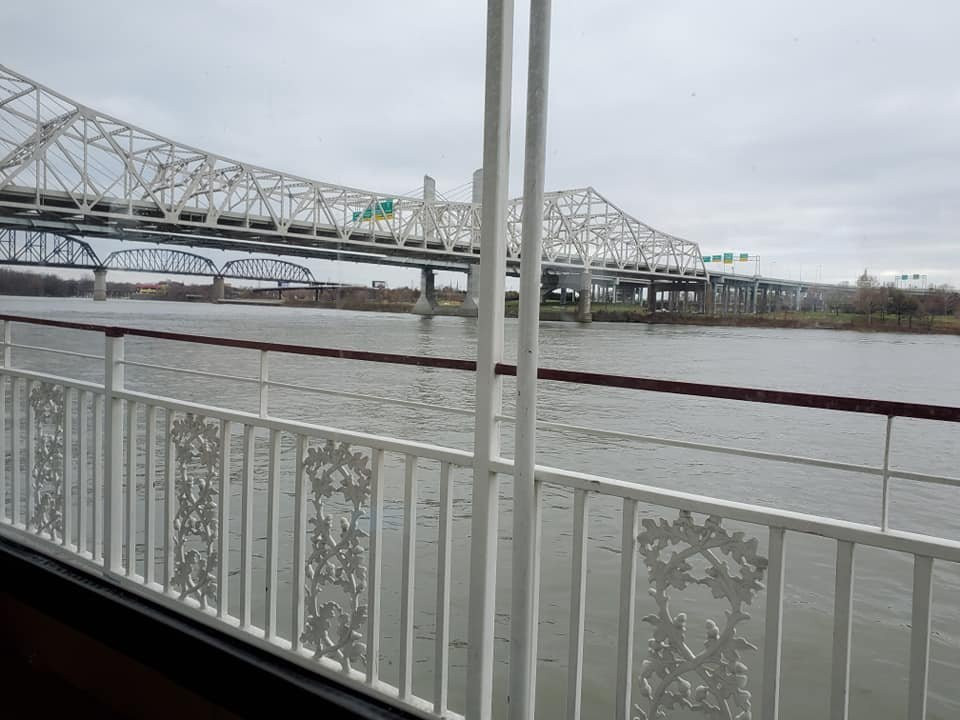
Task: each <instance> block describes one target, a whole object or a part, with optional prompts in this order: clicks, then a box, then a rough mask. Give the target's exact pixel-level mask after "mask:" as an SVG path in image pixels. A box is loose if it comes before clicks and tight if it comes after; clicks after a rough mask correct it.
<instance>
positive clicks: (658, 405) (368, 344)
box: [0, 296, 960, 720]
mask: <svg viewBox="0 0 960 720" xmlns="http://www.w3.org/2000/svg"><path fill="white" fill-rule="evenodd" d="M0 312H9V313H17V314H23V315H31V316H40V317H53V318H58V319H64V320H72V321H83V322H92V323H104V324H116V325H128V326H136V327H147V328H153V329H164V330H171V331H177V332H188V333H202V334H208V335H221V336H225V337H241V338H249V339H256V340H265V341H272V342H290V343H302V344H308V345H322V346H328V347H339V348H352V349H363V350H376V351H385V352H396V353H412V354H422V355H434V356H445V357H458V358H469V359H472V358H473V357H474V356H475V351H476V341H477V328H476V321H475V320H472V319H465V318H450V317H438V318H420V317H416V316H411V315H395V314H379V313H357V312H346V311H332V310H312V309H311V310H307V309H294V308H275V307H243V306H230V305H208V304H195V305H194V304H182V303H181V304H177V303H166V302H158V301H134V300H126V301H124V300H111V301H108V302H106V303H96V304H94V303H93V302H92V301H83V300H59V299H34V298H10V297H2V296H0ZM516 330H517V326H516V323H515V321H513V320H508V321H507V328H506V337H507V357H508V360H509V361H511V362H512V361H513V358H514V357H515V346H516V343H515V340H516ZM54 338H55V339H54ZM15 341H16V342H22V343H26V344H47V345H56V346H58V347H63V348H70V349H75V350H84V351H92V352H98V351H100V350H102V338H101V337H99V336H94V335H91V334H87V333H81V332H74V331H69V332H58V333H57V334H56V335H52V334H50V332H49V331H47V330H43V329H40V328H26V327H24V326H17V329H16V334H15ZM126 353H127V358H128V359H131V360H136V361H141V362H150V363H159V364H165V365H179V366H184V367H190V368H194V369H202V370H207V371H212V372H217V373H222V374H224V375H234V376H250V377H253V376H256V374H257V369H258V357H257V353H256V352H253V351H243V350H225V349H221V348H214V347H210V346H203V345H190V344H180V343H177V344H172V343H166V342H160V341H154V340H149V339H141V338H129V339H128V340H127V345H126ZM540 357H541V365H543V366H548V367H557V368H566V369H580V370H590V371H596V372H608V373H623V374H631V375H640V376H646V377H654V378H664V379H674V380H689V381H696V382H707V383H717V384H729V385H744V386H753V387H763V388H775V389H783V390H797V391H805V392H817V393H830V394H840V395H852V396H861V397H873V398H880V399H892V400H906V401H912V402H926V403H937V404H945V405H960V375H958V368H960V338H958V337H952V336H926V335H905V334H904V335H898V334H861V333H853V332H837V331H819V330H776V329H750V328H698V327H690V326H667V325H651V326H648V325H642V324H640V325H630V324H602V323H596V324H593V325H590V326H580V325H576V324H572V323H571V324H568V323H545V324H543V325H542V326H541V355H540ZM15 363H16V364H17V365H20V366H22V367H30V368H36V369H40V370H44V371H51V372H57V373H59V374H66V375H72V376H80V377H85V378H90V379H96V380H98V381H99V380H100V379H101V378H102V368H101V367H100V365H99V364H98V363H97V362H95V361H86V360H78V359H73V358H71V359H69V360H67V359H64V358H63V357H60V356H54V355H49V354H43V355H42V354H38V353H33V352H27V351H17V352H16V353H15ZM270 372H271V379H274V380H279V381H289V382H291V383H298V384H307V385H312V386H317V387H325V388H329V389H335V390H340V391H349V392H361V393H368V394H374V395H382V396H390V397H396V398H402V399H406V400H416V401H419V402H426V403H429V404H431V405H433V406H434V407H435V409H431V410H426V409H421V408H404V407H397V406H393V405H385V404H381V403H374V402H370V401H361V400H354V399H346V398H343V397H335V396H331V395H324V394H313V393H304V392H300V391H296V392H293V391H284V390H281V389H272V390H271V395H270V411H271V414H274V415H277V416H281V417H285V418H290V419H297V420H306V421H310V422H314V423H320V424H324V425H330V426H334V427H342V428H348V429H352V430H362V431H365V432H373V433H382V434H386V435H394V436H399V437H403V438H407V439H412V440H419V441H423V442H428V443H433V444H438V445H447V446H452V447H457V448H463V449H470V446H471V441H472V419H471V418H468V417H464V416H463V415H458V414H453V413H447V412H444V411H443V410H442V407H453V408H461V409H462V408H470V407H472V404H473V376H472V374H470V373H463V372H459V371H453V370H437V369H431V368H415V367H402V366H391V365H379V364H375V363H360V362H347V361H340V360H329V359H315V358H304V357H297V356H276V357H274V358H273V359H272V360H271V367H270ZM127 385H128V386H129V387H132V388H134V389H137V390H144V391H147V392H155V393H158V394H167V395H173V396H175V397H179V398H183V399H189V400H194V401H198V402H204V403H209V404H214V405H221V406H226V407H232V408H239V409H245V410H254V409H255V408H256V403H257V399H256V386H255V385H252V384H248V383H242V382H239V381H236V380H232V379H223V378H198V377H186V376H181V375H176V374H172V373H160V372H155V371H150V370H146V369H140V368H135V367H131V368H129V369H128V371H127ZM513 396H514V385H513V382H512V380H510V379H509V378H508V379H507V381H506V384H505V391H504V398H505V411H506V413H507V414H511V413H512V407H511V406H512V402H513ZM539 413H540V417H541V418H543V419H547V420H553V421H557V422H561V423H569V424H576V425H583V426H593V427H598V428H605V429H613V430H622V431H629V432H637V433H643V434H647V435H654V436H661V437H666V438H680V439H686V440H697V441H703V442H710V443H716V444H719V445H728V446H737V447H744V448H751V449H759V450H765V451H771V452H780V453H789V454H795V455H807V456H817V457H824V458H830V459H835V460H840V461H845V462H855V463H864V464H870V465H879V464H881V462H882V454H883V425H884V420H883V418H880V417H876V416H858V415H852V414H848V413H835V412H826V411H820V410H804V409H800V408H786V407H777V406H772V405H766V406H765V405H754V404H747V403H738V402H734V401H722V400H710V399H706V398H687V397H683V396H671V395H658V394H654V393H644V392H635V391H622V390H614V389H607V388H596V387H586V386H582V387H581V386H574V385H568V384H560V383H549V382H543V383H541V386H540V401H539ZM512 430H513V429H512V426H511V425H509V424H507V425H505V426H504V431H503V433H502V440H503V448H504V453H505V454H506V455H508V456H509V455H511V454H512V445H513V439H512ZM958 441H960V428H958V427H957V426H956V425H950V424H947V423H939V424H938V423H931V422H920V421H909V420H902V419H901V420H897V421H895V423H894V435H893V443H892V449H891V464H892V466H894V467H896V468H905V469H911V470H916V471H922V472H930V473H937V474H942V475H951V476H957V475H960V442H958ZM538 443H539V462H540V463H541V464H545V465H555V466H557V467H562V468H566V469H574V470H583V471H589V472H592V473H596V474H600V475H605V476H609V477H612V478H617V479H620V480H625V481H633V482H641V483H645V484H650V485H658V486H661V487H665V488H673V489H678V490H684V491H689V492H696V493H702V494H706V495H711V496H714V497H719V498H724V499H729V500H737V501H743V502H749V503H756V504H759V505H765V506H770V507H776V508H782V509H789V510H795V511H800V512H809V513H815V514H818V515H827V516H830V517H833V518H838V519H842V520H850V521H856V522H868V523H876V522H878V517H879V506H880V488H879V481H878V479H876V478H874V477H869V476H860V475H856V474H852V473H845V472H839V471H833V470H821V469H809V468H803V467H800V466H796V465H786V464H782V463H771V462H766V461H760V460H751V459H747V458H741V457H736V456H731V455H723V454H714V453H706V452H701V451H694V450H688V449H679V448H668V447H663V446H658V445H652V444H642V443H638V442H634V441H620V440H610V439H602V438H596V437H589V436H585V435H583V434H581V433H578V432H572V431H554V430H550V431H546V430H541V432H540V434H539V437H538ZM264 452H265V443H263V446H262V447H260V446H259V445H258V467H259V466H261V465H263V464H264V461H265V455H264V454H263V453H264ZM386 465H387V469H388V472H389V479H388V488H387V496H386V505H385V515H384V517H385V525H386V531H385V532H386V534H387V537H386V548H385V553H386V554H385V557H384V562H385V566H384V567H385V571H384V579H385V591H384V594H383V601H382V602H383V611H384V638H383V648H382V655H383V658H382V666H383V675H384V677H385V679H387V680H388V681H392V682H396V680H397V673H398V669H397V664H396V658H397V655H396V652H397V642H398V636H399V624H398V617H399V569H398V568H399V564H400V549H399V548H400V535H401V529H402V508H403V506H402V468H403V458H402V457H400V456H394V455H391V454H388V455H387V457H386ZM438 477H439V469H438V468H437V467H436V466H435V465H431V464H430V463H428V462H422V463H421V465H420V485H419V503H418V515H419V519H420V525H419V527H418V531H417V532H418V535H417V579H418V581H417V586H416V625H417V627H416V640H415V654H416V658H417V671H416V673H415V676H414V685H415V691H416V692H417V693H418V694H420V695H421V696H423V697H432V691H431V688H432V686H433V685H432V682H433V680H432V678H433V664H432V659H433V656H434V652H433V648H434V643H433V637H434V611H433V609H434V606H435V592H436V586H435V568H436V538H437V502H438V494H437V482H438ZM286 490H287V491H286V492H285V493H284V499H283V505H282V508H281V514H282V519H283V521H284V525H285V527H286V528H287V534H286V537H285V542H286V543H288V544H289V542H290V536H291V532H290V530H289V528H290V526H291V524H292V510H293V508H292V506H293V499H292V490H291V489H289V488H288V489H286ZM235 492H236V490H235ZM262 493H263V487H262V485H258V488H257V497H258V498H259V500H262ZM510 497H511V487H510V484H509V482H508V481H507V479H506V478H505V479H504V484H503V487H502V492H501V508H502V511H501V516H500V538H501V542H500V558H499V565H498V572H499V574H500V578H501V579H502V580H503V581H504V582H503V583H502V584H501V586H500V587H498V591H497V602H498V615H497V625H496V652H497V660H498V673H497V678H496V683H497V685H498V690H502V694H505V691H506V678H507V676H506V664H505V663H506V659H507V656H508V647H507V642H506V639H507V637H508V633H509V603H510V598H509V582H508V581H509V577H510V562H509V539H510V534H511V528H512V517H511V514H510V510H509V499H510ZM958 499H960V489H953V488H947V487H940V486H931V485H921V484H918V483H912V482H906V481H894V482H893V490H892V503H891V517H892V521H891V524H892V526H893V527H895V528H898V529H904V530H912V531H918V532H925V533H930V534H935V535H939V536H944V537H948V538H951V539H955V540H956V539H960V517H958V515H960V513H958V507H960V506H958V502H957V501H958ZM543 502H544V505H543V508H544V512H543V540H542V546H543V560H542V587H541V595H540V614H541V623H542V625H541V640H540V647H539V655H540V663H539V669H538V672H539V679H538V698H539V705H538V707H539V708H540V709H541V712H542V717H554V716H557V715H559V714H560V713H561V712H562V709H563V698H564V696H565V687H566V664H565V663H566V661H565V658H566V654H567V643H568V638H567V626H568V623H569V603H570V556H571V543H572V519H571V518H572V496H571V494H570V493H569V492H567V491H564V490H560V489H553V488H547V489H545V491H544V498H543ZM234 507H238V504H235V505H234ZM641 515H642V517H652V518H655V517H660V516H664V517H667V518H668V519H672V518H674V517H675V513H674V512H673V511H669V510H664V509H662V508H657V507H653V506H641ZM454 516H455V517H454V523H453V536H454V562H453V576H454V588H453V598H452V603H453V605H452V623H451V633H452V646H451V700H450V702H451V706H452V707H453V708H454V709H457V710H461V711H462V710H463V686H464V683H465V670H466V653H465V648H464V644H465V641H466V620H465V618H466V608H467V603H468V597H467V580H468V571H469V567H468V566H469V563H468V546H469V532H470V523H469V519H470V476H469V473H468V472H467V471H459V472H457V473H455V476H454ZM264 527H265V520H264V519H263V518H262V513H260V514H259V515H258V517H257V518H256V519H255V530H256V532H257V540H256V543H255V548H254V550H255V553H257V554H259V553H262V549H263V533H264ZM733 527H734V528H735V529H737V530H744V531H745V532H746V533H748V535H756V536H757V537H758V538H759V539H760V544H761V548H763V551H764V552H765V548H766V543H767V530H766V528H763V527H758V526H750V525H733ZM231 530H232V531H233V532H234V533H236V532H237V531H238V523H235V524H234V525H232V526H231ZM394 540H395V541H394ZM588 544H589V553H588V567H589V570H588V581H587V585H588V591H587V606H586V638H585V643H586V645H585V653H584V655H585V657H584V662H585V669H584V703H585V704H584V708H585V711H584V716H585V717H608V716H609V715H610V713H611V701H612V697H611V696H612V692H613V688H614V686H615V682H616V667H615V662H614V655H615V649H616V643H617V600H618V578H619V547H620V504H619V503H618V502H614V501H612V500H608V499H604V498H596V499H595V501H594V502H593V503H592V505H591V510H590V516H589V541H588ZM234 545H235V546H236V543H235V544H234ZM284 550H285V551H284V552H281V555H282V557H283V558H286V560H285V561H284V562H285V564H283V565H282V567H281V570H282V572H283V573H285V577H286V578H289V577H290V559H289V547H285V549H284ZM835 551H836V548H835V543H833V542H832V541H829V540H825V539H822V538H816V537H807V536H802V537H801V536H797V535H790V536H789V539H788V553H787V574H786V589H785V598H786V605H785V610H784V620H783V622H784V656H783V672H784V675H783V677H784V680H783V691H782V697H783V712H782V714H781V717H782V718H814V717H822V716H826V715H827V712H828V697H829V683H830V675H831V673H830V653H831V642H832V610H833V594H834V589H833V587H834V558H835ZM237 563H238V560H236V558H233V559H232V567H237ZM257 572H260V573H262V569H260V568H259V567H258V568H257V569H256V570H255V575H256V573H257ZM645 572H646V569H645V568H644V567H643V566H642V564H641V566H640V567H639V568H638V577H640V578H641V581H643V580H644V579H645ZM934 573H935V574H934V621H933V633H934V634H933V643H932V657H931V668H930V705H929V712H928V717H929V718H942V719H944V720H946V719H947V718H957V717H960V573H958V572H957V568H955V567H952V566H948V565H946V564H945V563H937V564H936V565H935V570H934ZM233 579H234V582H236V577H234V578H233ZM255 579H256V578H255ZM911 579H912V559H911V558H909V557H908V556H905V555H901V554H897V553H891V552H887V551H882V550H873V549H869V548H859V549H858V551H857V556H856V583H855V597H854V613H855V620H854V627H853V658H852V671H851V679H852V687H851V717H852V718H863V719H867V718H870V719H873V718H900V717H903V716H904V715H905V706H904V702H903V698H904V697H905V693H906V687H907V676H906V659H907V656H908V649H909V634H910V630H909V623H910V587H911ZM642 586H643V583H642V582H641V587H642ZM639 595H640V597H639V598H638V608H637V617H638V620H639V618H641V617H643V616H644V615H646V614H647V613H649V612H651V611H652V609H653V607H654V605H653V602H652V600H651V599H650V598H648V597H646V596H645V595H644V594H643V593H642V592H641V593H639ZM233 597H236V592H233ZM671 603H672V609H673V610H674V611H675V612H678V611H681V610H685V611H686V612H687V615H688V628H689V629H688V641H689V642H690V643H691V646H692V647H694V649H695V650H696V649H698V648H699V646H700V641H699V640H697V639H696V638H698V637H700V636H704V637H705V635H703V630H702V628H703V626H704V622H705V621H706V619H707V618H710V617H718V618H719V617H722V611H723V606H722V605H721V604H719V601H716V600H713V599H712V598H711V597H710V594H709V592H708V591H707V590H706V589H705V588H695V589H692V590H687V591H684V593H682V594H675V597H674V598H673V599H672V601H671ZM762 604H763V603H762V601H761V602H759V603H758V605H759V606H757V607H753V608H752V614H753V618H752V619H751V620H750V621H747V622H745V623H743V624H742V625H741V626H740V627H741V634H742V635H744V636H746V637H748V638H750V639H751V640H752V641H753V642H754V643H755V644H757V645H760V644H761V642H760V641H761V640H762V635H763V629H762V628H763V625H762V620H763V614H764V613H763V607H762ZM256 613H258V614H262V605H258V608H257V610H256ZM280 622H281V627H285V625H284V622H289V620H288V616H286V615H285V614H284V608H283V607H282V608H281V616H280ZM650 629H651V628H649V626H647V625H645V624H644V623H642V622H638V625H637V643H636V645H637V648H636V653H635V657H636V661H635V667H636V666H637V665H638V664H639V661H640V660H641V659H642V657H643V656H644V654H645V652H646V644H645V641H644V638H645V637H647V634H648V631H649V630H650ZM745 661H746V662H747V664H748V665H749V666H750V668H751V681H750V688H751V689H752V690H753V691H754V696H755V709H756V707H757V702H756V698H757V697H758V696H757V691H758V688H759V687H760V679H761V678H762V673H763V666H764V663H763V658H762V654H761V653H760V652H759V651H758V652H748V653H747V654H746V657H745ZM498 696H502V695H498ZM501 710H502V708H501Z"/></svg>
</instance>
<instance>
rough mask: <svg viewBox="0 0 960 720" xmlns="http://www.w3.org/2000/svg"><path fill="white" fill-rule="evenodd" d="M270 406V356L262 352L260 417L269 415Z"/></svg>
mask: <svg viewBox="0 0 960 720" xmlns="http://www.w3.org/2000/svg"><path fill="white" fill-rule="evenodd" d="M269 406H270V355H269V353H268V352H267V351H266V350H261V351H260V417H266V416H267V415H268V414H269Z"/></svg>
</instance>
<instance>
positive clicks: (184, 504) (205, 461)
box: [171, 413, 223, 607]
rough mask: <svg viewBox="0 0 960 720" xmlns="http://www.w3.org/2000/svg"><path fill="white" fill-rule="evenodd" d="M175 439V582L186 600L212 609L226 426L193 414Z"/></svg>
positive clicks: (176, 427)
mask: <svg viewBox="0 0 960 720" xmlns="http://www.w3.org/2000/svg"><path fill="white" fill-rule="evenodd" d="M171 441H172V442H173V445H174V447H175V449H176V484H175V490H176V494H177V513H176V516H175V517H174V520H173V533H174V538H173V543H174V569H173V577H172V578H171V583H172V584H173V586H174V587H175V588H177V590H179V591H180V599H181V600H183V599H184V598H187V597H192V598H194V599H196V600H198V601H199V602H200V605H201V607H206V606H207V603H208V602H210V603H213V604H215V603H216V602H217V565H218V562H219V558H218V557H217V539H218V533H219V531H220V527H219V520H218V518H217V495H218V493H219V490H218V487H219V484H220V476H221V473H222V472H223V468H221V467H220V457H221V455H220V445H221V443H222V442H223V438H222V437H221V436H220V425H219V423H208V422H205V421H204V419H203V418H202V417H200V416H198V415H194V414H192V413H191V414H188V415H187V416H186V417H184V418H181V419H177V420H175V421H174V423H173V431H172V433H171Z"/></svg>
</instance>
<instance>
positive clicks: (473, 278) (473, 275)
mask: <svg viewBox="0 0 960 720" xmlns="http://www.w3.org/2000/svg"><path fill="white" fill-rule="evenodd" d="M540 298H541V301H542V299H543V294H542V291H541V296H540ZM479 302H480V266H479V265H471V266H470V269H469V270H468V271H467V294H466V295H464V297H463V302H462V303H461V304H460V315H464V316H466V317H477V315H478V314H479V312H480V305H479Z"/></svg>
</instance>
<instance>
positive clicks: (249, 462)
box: [240, 425, 256, 630]
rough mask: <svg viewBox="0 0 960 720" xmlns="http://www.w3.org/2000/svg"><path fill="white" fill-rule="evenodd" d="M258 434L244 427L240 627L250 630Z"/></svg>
mask: <svg viewBox="0 0 960 720" xmlns="http://www.w3.org/2000/svg"><path fill="white" fill-rule="evenodd" d="M255 448H256V434H255V432H254V429H253V426H252V425H244V426H243V478H242V483H243V485H242V489H241V499H240V505H241V507H240V627H242V628H244V629H245V630H246V629H249V628H250V618H251V614H252V612H253V603H252V602H251V600H250V598H251V585H252V583H253V472H254V452H255Z"/></svg>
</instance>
